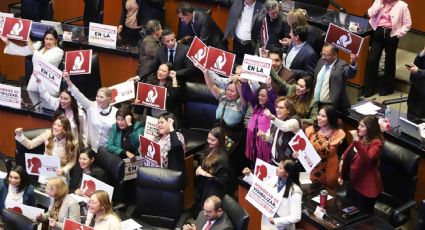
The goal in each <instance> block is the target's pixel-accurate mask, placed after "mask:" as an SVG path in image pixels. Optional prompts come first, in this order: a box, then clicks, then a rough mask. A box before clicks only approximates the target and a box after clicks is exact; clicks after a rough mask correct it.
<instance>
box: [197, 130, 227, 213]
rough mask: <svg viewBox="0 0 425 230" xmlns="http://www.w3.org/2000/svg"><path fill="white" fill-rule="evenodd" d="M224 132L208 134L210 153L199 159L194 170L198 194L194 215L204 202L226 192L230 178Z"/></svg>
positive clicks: (215, 131) (221, 195) (213, 131)
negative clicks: (199, 161)
mask: <svg viewBox="0 0 425 230" xmlns="http://www.w3.org/2000/svg"><path fill="white" fill-rule="evenodd" d="M225 141H226V139H225V131H224V129H222V128H220V127H216V128H213V129H212V130H211V131H210V132H209V133H208V139H207V142H208V147H209V148H210V152H209V153H207V154H204V155H203V156H202V157H201V165H200V166H198V168H197V169H196V172H195V173H196V180H198V190H197V191H198V194H199V197H198V199H197V200H196V206H195V207H196V208H195V210H194V213H198V212H199V211H200V210H201V208H202V205H203V204H204V202H205V200H206V199H207V198H208V197H210V196H212V195H216V196H218V197H221V198H222V197H224V195H225V194H226V191H227V190H228V187H229V185H228V184H227V183H228V182H229V177H230V167H229V160H228V158H227V155H226V146H225Z"/></svg>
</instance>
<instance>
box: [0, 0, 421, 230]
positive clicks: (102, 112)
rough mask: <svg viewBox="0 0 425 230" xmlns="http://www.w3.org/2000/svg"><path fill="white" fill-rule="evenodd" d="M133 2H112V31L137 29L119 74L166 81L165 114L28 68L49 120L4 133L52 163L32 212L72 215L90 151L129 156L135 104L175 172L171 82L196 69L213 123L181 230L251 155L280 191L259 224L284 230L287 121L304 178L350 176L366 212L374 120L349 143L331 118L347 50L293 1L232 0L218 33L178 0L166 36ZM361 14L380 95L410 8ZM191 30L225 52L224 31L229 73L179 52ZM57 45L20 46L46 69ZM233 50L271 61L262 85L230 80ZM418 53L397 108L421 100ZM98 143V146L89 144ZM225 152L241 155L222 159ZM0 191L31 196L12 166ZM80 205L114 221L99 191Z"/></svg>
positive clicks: (180, 157)
mask: <svg viewBox="0 0 425 230" xmlns="http://www.w3.org/2000/svg"><path fill="white" fill-rule="evenodd" d="M143 2H144V1H140V0H137V1H136V0H124V1H123V15H122V17H121V20H120V26H119V32H122V33H125V34H127V35H129V36H137V37H138V36H140V34H139V30H140V28H141V26H143V33H144V36H143V37H144V38H143V39H142V40H141V42H140V45H139V48H140V58H139V67H138V69H137V70H136V73H137V76H136V77H131V78H130V79H129V80H130V81H134V82H139V81H141V82H147V83H149V84H153V85H157V86H162V87H166V88H167V89H168V90H167V99H166V102H167V103H166V111H161V110H159V109H155V108H148V109H146V108H145V107H143V106H140V105H136V106H134V107H133V110H130V109H129V108H128V107H127V106H125V105H121V107H120V108H119V109H118V108H116V107H115V106H114V105H112V104H111V97H112V92H111V90H110V89H109V88H107V87H102V88H100V89H99V90H98V92H97V95H96V99H95V101H91V100H89V99H88V98H87V97H86V96H85V95H84V94H82V93H81V92H80V91H79V89H78V88H77V87H76V86H75V85H74V84H73V83H72V81H71V79H70V77H69V75H68V74H67V73H66V72H64V76H63V78H64V80H65V82H66V84H67V89H65V90H63V91H62V92H61V93H60V95H59V98H57V97H56V96H57V95H52V94H51V93H49V92H47V91H46V90H45V89H44V88H43V85H42V84H40V81H39V80H38V79H37V76H36V74H33V75H32V76H31V80H30V85H29V87H30V86H31V88H32V89H33V90H35V91H39V92H40V94H41V96H42V97H43V98H44V99H45V100H46V101H48V102H49V106H50V108H51V109H53V110H55V115H54V117H53V125H52V127H51V129H49V130H48V131H46V132H45V133H43V134H41V135H40V136H38V137H36V138H34V139H32V140H28V139H27V138H26V137H25V135H24V134H23V129H22V128H17V129H16V130H15V134H16V136H15V139H16V140H17V141H18V142H20V143H22V144H23V145H24V146H25V147H27V148H28V149H31V148H35V147H37V146H39V145H42V144H44V145H45V154H46V155H52V156H59V158H60V163H61V166H60V167H59V168H58V169H57V170H56V175H57V177H54V178H51V179H49V180H48V181H47V186H46V192H47V194H48V195H49V196H50V197H51V198H52V203H51V206H50V207H49V210H48V212H47V213H45V214H43V215H40V216H39V217H37V220H39V221H41V222H46V223H48V224H49V225H50V226H51V227H52V228H53V229H55V228H57V229H60V227H61V224H62V222H63V221H64V219H65V218H70V219H73V220H75V221H78V222H80V221H81V220H80V216H81V215H80V209H79V206H78V204H77V203H76V201H75V200H74V199H73V198H72V197H71V196H69V195H68V193H69V192H71V193H75V194H77V195H83V194H82V191H80V189H79V188H80V185H81V180H82V174H83V173H86V174H89V175H91V176H93V177H95V178H97V179H99V180H102V181H105V182H106V183H107V180H108V178H107V177H106V176H105V172H104V171H103V170H102V169H100V168H98V167H96V165H95V158H96V157H102V156H99V154H97V155H96V152H106V153H105V154H107V153H108V152H109V154H115V155H118V156H119V157H120V158H122V159H125V158H130V159H134V158H135V157H136V156H139V155H140V143H139V135H143V133H144V128H145V125H144V123H143V122H140V121H139V120H137V119H136V117H137V116H135V115H137V114H143V113H145V114H148V115H150V116H154V117H156V118H158V119H159V122H158V133H157V135H156V137H155V138H154V141H155V142H157V143H158V144H159V145H160V146H161V151H160V152H161V165H160V167H163V168H169V169H173V170H178V171H183V172H184V173H185V163H184V157H185V146H186V145H185V138H184V136H183V134H182V133H180V132H179V127H178V120H179V118H181V115H182V113H183V112H184V111H183V110H182V106H181V102H182V100H184V99H182V98H181V93H180V91H181V88H183V87H184V84H185V82H186V81H188V79H190V78H191V75H193V74H197V73H201V72H202V73H203V75H204V80H205V83H206V85H207V87H208V89H209V91H210V93H211V94H212V95H213V96H214V97H215V98H216V99H217V100H218V106H217V110H216V114H215V118H216V122H215V124H211V126H213V127H214V128H213V129H211V131H210V132H209V134H208V138H207V143H208V150H207V151H205V153H204V154H203V155H202V156H201V157H200V159H199V162H198V163H199V164H198V165H199V166H198V167H197V168H194V169H193V170H194V171H195V175H196V178H195V180H196V186H197V187H196V190H197V193H198V195H197V197H196V202H195V206H194V216H196V215H197V213H198V212H199V211H201V210H203V212H204V215H200V216H198V218H202V219H203V220H202V221H201V222H202V225H198V224H196V225H195V224H193V225H186V226H185V227H184V228H183V229H197V228H198V229H201V228H203V226H206V225H207V224H208V223H209V218H222V216H223V214H222V212H223V211H222V209H221V207H220V206H221V203H220V202H221V201H220V199H221V198H223V197H224V195H225V194H226V193H231V192H232V191H231V190H232V189H231V186H230V185H231V184H232V183H234V182H235V179H234V178H235V176H236V175H238V174H244V175H245V176H246V177H247V178H248V180H250V181H251V182H252V180H253V177H254V175H253V174H252V173H251V170H250V169H249V168H252V166H253V165H254V164H255V161H256V159H261V160H263V161H265V162H268V163H270V164H272V165H275V166H277V172H276V177H273V178H271V181H268V182H267V183H268V185H270V187H271V189H275V190H276V191H277V192H278V193H280V192H282V195H283V198H284V200H285V202H282V203H281V205H280V207H279V209H278V211H277V215H276V216H275V217H272V218H266V217H265V216H263V220H262V226H264V228H267V229H269V228H271V229H294V228H295V225H294V224H295V223H296V222H298V221H299V220H300V218H301V197H302V191H301V189H300V183H299V171H300V169H301V166H300V164H299V163H298V162H299V161H298V159H297V158H298V152H293V151H292V149H291V148H290V146H289V144H288V142H289V141H290V140H291V138H292V137H294V135H295V133H296V132H298V131H299V130H303V131H304V132H305V134H306V136H307V138H308V140H309V141H310V142H311V144H312V145H313V147H314V149H315V150H316V151H317V153H318V154H319V156H320V158H321V160H320V163H319V164H318V165H317V166H316V167H315V168H314V169H313V170H312V171H311V173H310V179H311V181H312V182H313V183H317V184H320V185H321V186H323V187H325V188H326V189H327V190H328V191H330V192H334V191H336V189H337V187H338V186H339V185H340V184H342V183H343V182H344V181H350V185H349V188H348V193H347V197H348V198H350V199H351V200H352V201H353V203H354V204H355V205H356V206H357V207H359V208H363V209H365V210H368V211H373V205H374V203H375V201H376V197H377V196H378V194H379V193H380V192H382V190H383V187H382V182H381V179H380V174H379V168H378V167H379V156H380V153H381V149H382V145H383V138H382V133H381V131H380V129H379V124H378V119H377V117H375V116H366V117H365V118H363V119H362V120H361V121H360V122H359V126H358V128H357V130H355V131H351V136H352V137H353V142H352V143H351V144H349V145H348V144H347V139H346V136H347V134H346V133H345V131H344V130H343V127H342V123H341V119H339V116H340V115H339V114H344V113H345V112H346V111H347V109H348V108H349V106H350V104H349V101H348V96H347V93H346V90H345V84H346V80H347V79H351V78H354V77H355V76H356V73H357V63H356V60H357V55H355V54H351V55H350V61H349V63H347V62H346V61H344V60H342V59H341V58H339V57H338V48H336V47H334V46H332V45H330V44H320V41H319V42H318V39H317V37H319V35H318V32H317V31H316V30H315V29H314V28H313V27H312V26H310V25H308V23H307V15H306V13H307V12H306V11H305V10H302V9H294V10H292V11H290V12H289V13H288V15H287V17H286V16H285V15H284V14H283V13H282V12H281V11H280V8H279V7H280V5H279V3H278V2H277V1H276V0H266V1H265V2H264V4H263V3H261V2H260V1H255V0H234V1H233V4H232V7H231V8H230V13H229V18H228V23H227V27H226V30H225V32H224V33H222V32H221V30H220V28H219V27H218V26H217V25H216V23H215V22H214V20H213V19H212V18H211V16H210V15H208V14H207V13H205V12H204V11H201V10H198V9H196V8H194V7H193V6H192V5H191V4H190V3H187V2H182V3H180V4H179V5H178V7H177V10H176V15H177V17H178V19H179V20H180V24H181V29H180V30H179V31H178V34H177V35H176V34H175V33H174V32H173V31H172V30H170V29H164V30H163V29H162V25H161V24H160V22H159V21H158V20H157V19H153V18H146V17H145V15H143V14H140V12H141V11H140V10H141V8H144V6H143ZM368 13H369V16H370V17H371V21H370V24H371V25H372V28H373V29H374V30H375V31H374V34H373V36H372V40H373V43H372V48H371V54H370V55H369V57H368V67H367V72H368V74H367V79H366V87H365V89H366V91H365V96H370V95H371V94H373V93H374V91H375V89H376V80H375V79H374V75H376V69H377V66H378V63H377V62H378V59H379V57H380V55H381V52H382V50H383V49H385V51H386V67H385V70H386V72H385V79H384V80H385V82H384V83H383V84H382V85H381V86H382V87H383V88H382V92H381V94H382V95H386V94H388V93H389V92H392V90H393V88H392V87H393V86H392V84H393V83H392V80H391V79H392V78H393V76H391V75H394V69H393V68H394V62H395V57H394V55H395V48H397V43H398V39H399V38H400V37H402V36H404V35H405V34H406V32H407V31H408V30H409V29H410V25H411V22H410V14H409V11H408V9H407V4H406V3H404V2H403V1H399V0H375V2H374V3H373V5H372V6H371V8H370V9H369V11H368ZM394 15H395V16H394ZM142 16H143V17H142ZM266 28H267V29H266ZM194 36H197V37H199V38H200V39H201V40H202V41H203V42H204V43H205V44H206V45H208V46H213V47H216V48H220V49H223V50H227V38H230V39H232V40H233V52H234V53H235V54H236V64H235V69H234V74H232V75H231V76H229V77H228V78H227V77H224V76H219V75H217V74H216V73H214V72H212V71H209V70H205V69H203V68H202V67H201V66H198V65H193V63H192V62H191V61H189V59H188V58H187V57H186V53H187V51H188V49H189V46H188V45H189V44H190V42H191V41H192V40H193V37H194ZM2 40H3V41H4V42H5V43H6V49H5V52H6V51H7V52H8V53H13V52H16V51H15V50H16V49H25V47H16V45H15V44H14V43H13V42H11V41H9V40H7V39H6V38H2ZM57 42H58V37H57V33H56V31H54V30H52V31H50V30H49V31H47V32H46V34H45V36H44V40H43V41H42V42H41V43H40V44H38V43H37V44H32V43H30V42H29V43H28V47H27V51H28V54H33V53H34V54H37V55H34V58H36V57H37V56H41V58H45V59H46V60H47V61H49V62H50V63H51V64H53V65H56V66H58V65H59V62H58V61H57V60H58V59H59V60H61V58H62V56H63V51H62V50H61V49H60V48H59V47H58V46H57ZM40 47H41V48H40ZM259 50H261V51H259ZM393 51H394V52H393ZM19 52H20V53H22V51H19ZM244 54H252V55H262V56H263V57H266V58H270V59H271V61H272V70H271V73H270V76H269V77H268V78H267V80H266V83H259V82H256V81H252V80H247V79H244V78H242V77H241V75H240V73H241V66H240V64H241V62H242V60H243V55H244ZM424 56H425V49H424V51H422V52H421V53H420V54H419V56H418V57H417V59H416V60H415V63H414V64H412V65H411V66H410V67H409V70H410V71H411V72H412V81H417V82H419V83H418V84H415V86H412V89H411V93H410V94H409V97H411V99H410V100H409V106H410V105H412V104H415V103H418V102H419V101H420V100H417V98H424V95H423V92H422V91H421V89H423V86H421V85H423V83H424V79H423V75H424V72H425V70H424V69H421V68H423V67H424V63H425V62H424V61H423V60H424V58H423V57H424ZM387 62H388V63H387ZM198 69H199V70H198ZM374 69H375V70H374ZM287 70H289V71H291V72H292V74H291V75H290V76H289V77H288V75H287V74H285V73H284V72H285V71H287ZM420 87H422V88H420ZM413 97H414V98H415V99H413ZM419 107H420V108H422V110H421V109H419V108H418V107H414V108H413V107H411V108H409V111H411V113H413V114H415V115H417V116H419V117H424V115H425V114H424V110H423V106H419ZM245 120H247V122H246V123H244V121H245ZM229 145H230V146H231V145H239V146H238V147H236V148H232V147H229ZM241 145H243V146H241ZM347 146H348V147H347ZM101 148H102V149H103V150H104V151H99V149H101ZM231 154H237V155H239V156H240V157H241V158H243V159H244V160H243V161H240V162H232V160H231V159H232V158H230V157H229V156H230V155H231ZM245 167H247V168H245ZM235 168H236V169H238V170H235ZM242 168H244V169H243V170H239V169H242ZM301 170H302V169H301ZM0 197H1V198H2V200H1V201H0V208H2V207H4V206H7V205H8V204H9V203H10V202H12V200H14V199H16V200H18V202H21V203H24V204H28V205H34V203H35V201H34V192H33V187H32V186H31V185H29V183H28V178H27V175H26V173H25V170H24V169H23V168H22V167H21V166H16V167H14V168H13V169H12V171H10V172H9V173H8V175H7V177H6V179H5V180H4V182H3V181H0ZM239 199H243V198H239ZM286 200H287V201H286ZM88 205H89V214H88V216H87V220H86V222H85V224H86V225H90V226H94V227H95V229H104V228H105V227H106V229H119V227H118V224H117V223H118V222H119V218H118V217H117V215H116V214H114V213H113V211H112V208H111V203H110V199H109V197H108V194H107V193H106V192H104V191H96V192H94V193H93V194H91V196H90V201H89V203H88ZM211 213H214V215H212V214H211ZM205 218H206V219H207V220H208V221H207V220H205ZM226 218H227V217H226ZM205 222H207V223H205ZM208 229H209V228H208Z"/></svg>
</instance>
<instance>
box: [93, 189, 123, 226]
mask: <svg viewBox="0 0 425 230" xmlns="http://www.w3.org/2000/svg"><path fill="white" fill-rule="evenodd" d="M120 222H121V220H120V218H119V217H118V216H117V215H116V214H115V213H114V212H113V211H112V203H111V201H110V199H109V195H108V193H107V192H105V191H103V190H97V191H95V192H94V193H93V194H92V195H91V196H90V201H89V213H88V215H87V220H86V223H85V225H86V226H90V227H93V228H94V229H95V230H120V229H121V223H120Z"/></svg>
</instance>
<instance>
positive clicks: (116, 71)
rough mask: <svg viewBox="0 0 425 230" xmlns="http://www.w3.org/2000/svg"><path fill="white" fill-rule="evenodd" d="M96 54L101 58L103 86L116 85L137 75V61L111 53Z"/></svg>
mask: <svg viewBox="0 0 425 230" xmlns="http://www.w3.org/2000/svg"><path fill="white" fill-rule="evenodd" d="M94 52H96V51H94ZM96 53H97V54H98V57H99V65H100V76H101V79H102V86H111V85H115V84H118V83H121V82H123V81H126V80H127V79H129V78H130V77H134V76H135V75H136V70H137V59H135V58H132V57H124V56H119V55H115V54H111V53H103V52H96Z"/></svg>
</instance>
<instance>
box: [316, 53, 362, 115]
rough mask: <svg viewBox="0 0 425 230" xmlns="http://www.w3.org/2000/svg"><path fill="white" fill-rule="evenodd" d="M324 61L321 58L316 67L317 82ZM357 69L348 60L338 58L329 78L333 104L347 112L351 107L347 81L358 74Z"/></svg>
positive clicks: (330, 95)
mask: <svg viewBox="0 0 425 230" xmlns="http://www.w3.org/2000/svg"><path fill="white" fill-rule="evenodd" d="M323 65H324V62H323V60H322V59H319V61H318V62H317V66H316V69H315V70H314V79H315V81H316V82H317V74H319V72H320V70H321V69H322V67H323ZM356 73H357V69H353V68H351V67H350V65H349V64H347V62H345V61H344V60H341V59H339V58H338V59H337V60H336V62H335V65H334V66H333V68H332V70H331V74H330V80H329V84H330V85H329V98H330V100H331V102H332V104H333V106H334V107H335V108H336V109H337V110H338V111H340V112H345V111H346V110H347V109H348V108H349V107H350V102H349V101H348V96H347V93H346V92H345V82H346V80H347V79H352V78H354V77H355V76H356Z"/></svg>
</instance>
